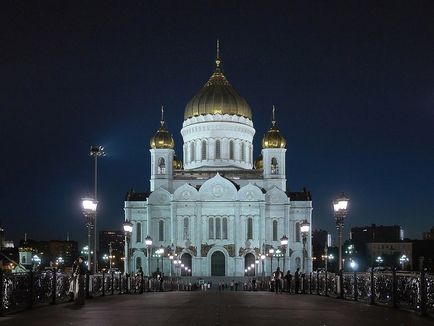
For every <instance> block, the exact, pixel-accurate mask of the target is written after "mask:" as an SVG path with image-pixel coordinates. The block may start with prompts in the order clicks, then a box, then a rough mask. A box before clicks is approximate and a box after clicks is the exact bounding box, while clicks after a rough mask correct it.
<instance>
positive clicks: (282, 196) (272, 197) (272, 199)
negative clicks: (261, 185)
mask: <svg viewBox="0 0 434 326" xmlns="http://www.w3.org/2000/svg"><path fill="white" fill-rule="evenodd" d="M265 201H266V202H267V203H270V204H288V203H289V199H288V196H286V193H285V192H284V191H283V190H282V189H280V188H278V187H276V186H273V187H272V188H271V189H270V190H268V191H267V192H266V194H265Z"/></svg>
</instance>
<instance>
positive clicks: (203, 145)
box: [201, 140, 206, 161]
mask: <svg viewBox="0 0 434 326" xmlns="http://www.w3.org/2000/svg"><path fill="white" fill-rule="evenodd" d="M201 150H202V161H205V160H206V141H205V140H202V148H201Z"/></svg>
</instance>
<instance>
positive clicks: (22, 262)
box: [21, 256, 26, 264]
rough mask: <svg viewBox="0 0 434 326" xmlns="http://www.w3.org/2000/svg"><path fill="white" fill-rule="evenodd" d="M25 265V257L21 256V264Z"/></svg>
mask: <svg viewBox="0 0 434 326" xmlns="http://www.w3.org/2000/svg"><path fill="white" fill-rule="evenodd" d="M25 263H26V256H22V257H21V264H25Z"/></svg>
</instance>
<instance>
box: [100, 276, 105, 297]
mask: <svg viewBox="0 0 434 326" xmlns="http://www.w3.org/2000/svg"><path fill="white" fill-rule="evenodd" d="M101 296H102V297H103V296H105V271H102V294H101Z"/></svg>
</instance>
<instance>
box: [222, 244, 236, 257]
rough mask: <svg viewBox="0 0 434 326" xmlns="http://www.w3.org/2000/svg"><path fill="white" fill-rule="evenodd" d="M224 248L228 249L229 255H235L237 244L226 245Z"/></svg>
mask: <svg viewBox="0 0 434 326" xmlns="http://www.w3.org/2000/svg"><path fill="white" fill-rule="evenodd" d="M223 248H225V249H226V251H227V252H228V254H229V257H235V245H234V244H228V245H224V246H223Z"/></svg>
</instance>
